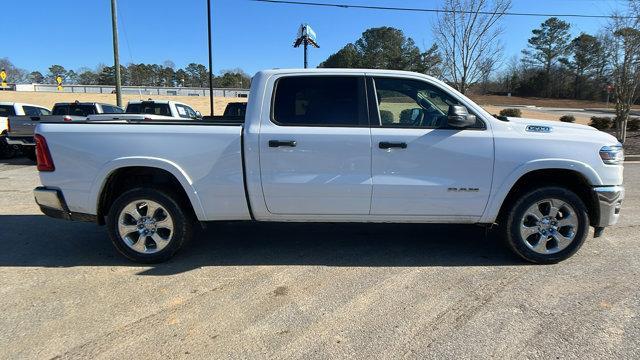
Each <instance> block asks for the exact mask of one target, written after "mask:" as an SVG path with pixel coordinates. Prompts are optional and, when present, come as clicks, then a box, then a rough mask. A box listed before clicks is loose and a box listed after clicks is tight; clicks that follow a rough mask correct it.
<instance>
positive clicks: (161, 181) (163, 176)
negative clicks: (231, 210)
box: [98, 166, 195, 225]
mask: <svg viewBox="0 0 640 360" xmlns="http://www.w3.org/2000/svg"><path fill="white" fill-rule="evenodd" d="M136 187H147V188H149V187H152V188H156V189H160V190H163V191H165V192H167V193H170V194H172V195H175V196H176V199H175V200H176V201H178V203H180V204H181V205H183V206H185V209H186V210H187V211H189V212H191V215H193V216H194V218H195V211H194V210H193V207H192V205H191V201H190V200H189V196H188V195H187V193H186V192H185V190H184V188H183V187H182V184H181V183H180V182H179V181H178V179H176V177H175V176H173V174H171V173H170V172H168V171H166V170H163V169H159V168H154V167H145V166H131V167H124V168H120V169H117V170H116V171H114V172H112V173H111V174H110V175H109V177H108V178H107V181H106V183H105V185H104V187H103V188H102V192H101V193H100V198H99V201H98V223H99V224H100V225H104V224H105V220H104V217H105V216H106V215H107V214H108V213H109V209H110V208H111V204H113V202H114V201H115V200H116V199H117V198H118V196H120V195H121V194H122V193H124V192H125V191H128V190H131V189H134V188H136Z"/></svg>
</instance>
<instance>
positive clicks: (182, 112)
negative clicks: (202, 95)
mask: <svg viewBox="0 0 640 360" xmlns="http://www.w3.org/2000/svg"><path fill="white" fill-rule="evenodd" d="M176 110H178V116H180V117H181V118H185V119H195V118H196V112H195V111H194V110H193V109H192V108H190V107H188V106H186V105H179V104H176Z"/></svg>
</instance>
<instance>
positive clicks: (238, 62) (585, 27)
mask: <svg viewBox="0 0 640 360" xmlns="http://www.w3.org/2000/svg"><path fill="white" fill-rule="evenodd" d="M307 1H310V0H307ZM315 1H317V2H327V3H341V4H361V5H376V6H396V7H416V8H438V7H439V6H441V4H442V0H368V1H367V0H315ZM512 4H513V6H512V10H511V11H513V12H536V13H554V14H567V13H573V14H592V15H607V14H610V13H611V12H612V11H613V10H615V9H624V4H625V1H624V0H534V1H532V0H512ZM0 11H2V12H3V13H4V14H3V16H2V25H3V26H2V30H0V58H3V57H8V58H9V59H10V60H11V61H12V62H13V64H14V65H16V66H17V67H19V68H24V69H27V70H39V71H41V72H42V73H46V71H47V68H48V67H49V66H50V65H51V64H60V65H62V66H64V67H65V68H67V69H74V70H76V69H78V68H81V67H88V68H95V67H96V65H98V64H100V63H102V64H106V65H111V64H113V50H112V35H111V8H110V1H109V0H55V1H51V0H26V1H18V0H3V6H2V10H0ZM212 14H213V69H214V72H215V73H220V72H221V71H222V70H226V69H235V68H241V69H243V70H244V71H246V72H247V73H249V74H253V73H255V72H256V71H258V70H261V69H270V68H296V67H302V63H303V57H302V50H301V49H294V48H293V47H292V45H293V41H294V39H295V34H296V31H297V29H298V27H299V26H300V24H301V23H308V24H310V25H311V27H312V28H313V29H314V30H315V31H316V33H317V36H318V37H317V40H318V43H319V45H320V49H311V50H310V51H309V66H312V67H315V66H317V65H318V64H319V63H320V62H322V61H323V60H325V59H326V58H327V57H328V56H329V55H331V54H332V53H334V52H336V51H337V50H339V49H340V48H341V47H343V46H344V45H345V44H347V43H349V42H354V41H355V40H357V39H358V38H359V37H360V35H361V34H362V32H363V31H364V30H366V29H368V28H371V27H380V26H392V27H396V28H399V29H401V30H403V31H404V33H405V34H406V35H407V36H409V37H411V38H413V39H414V41H415V42H416V44H417V45H418V46H419V47H420V48H421V49H423V50H424V49H427V48H429V47H430V46H431V44H432V43H433V41H434V40H433V36H432V33H431V27H432V25H433V23H434V21H435V19H436V15H435V14H432V13H418V12H399V11H379V10H358V9H344V8H321V7H306V6H304V7H303V6H295V5H278V4H267V3H257V2H252V1H249V0H212ZM544 20H545V18H544V17H505V18H503V20H502V26H503V27H504V28H505V32H504V35H503V37H502V42H503V45H504V53H503V58H504V63H505V64H506V63H507V62H508V60H509V59H510V58H511V57H512V56H513V55H518V54H520V51H521V50H522V49H523V48H525V47H526V45H527V39H528V38H529V37H530V36H531V30H532V29H533V28H536V27H538V26H539V24H540V23H541V22H542V21H544ZM565 20H567V21H569V22H570V23H571V24H572V27H571V32H572V33H573V35H578V34H579V33H580V32H587V33H596V32H597V31H598V30H599V29H600V28H601V27H602V26H603V25H604V24H605V23H606V20H605V19H584V18H582V19H579V18H567V19H565ZM118 26H119V34H120V62H121V63H122V64H128V63H158V64H162V63H163V62H164V61H165V60H171V61H173V62H174V63H175V65H176V67H177V68H180V67H184V66H186V65H187V64H189V63H191V62H195V63H201V64H205V65H206V64H207V62H208V58H207V18H206V0H182V1H177V0H174V1H171V0H118Z"/></svg>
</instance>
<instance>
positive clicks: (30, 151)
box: [22, 146, 38, 163]
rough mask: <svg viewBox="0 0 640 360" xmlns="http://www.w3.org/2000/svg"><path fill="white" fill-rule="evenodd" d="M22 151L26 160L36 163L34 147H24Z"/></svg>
mask: <svg viewBox="0 0 640 360" xmlns="http://www.w3.org/2000/svg"><path fill="white" fill-rule="evenodd" d="M22 151H23V152H24V156H26V157H27V159H29V160H31V161H33V162H34V163H35V162H37V161H38V159H37V157H36V147H35V146H25V147H24V149H23V150H22Z"/></svg>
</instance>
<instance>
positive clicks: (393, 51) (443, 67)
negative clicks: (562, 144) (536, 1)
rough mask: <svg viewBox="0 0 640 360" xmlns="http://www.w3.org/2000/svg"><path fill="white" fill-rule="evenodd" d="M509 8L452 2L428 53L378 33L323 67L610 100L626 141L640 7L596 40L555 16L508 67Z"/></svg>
mask: <svg viewBox="0 0 640 360" xmlns="http://www.w3.org/2000/svg"><path fill="white" fill-rule="evenodd" d="M510 8H511V1H510V0H445V1H444V6H443V10H444V11H442V12H440V13H439V14H438V17H437V19H436V21H435V22H434V24H433V27H432V32H433V34H434V39H435V41H434V43H433V44H432V45H431V46H428V47H425V48H426V50H424V51H422V50H420V49H419V48H418V47H417V46H416V44H415V42H414V40H413V39H411V38H410V37H406V36H405V35H404V34H403V32H402V31H401V30H399V29H395V28H390V27H380V28H371V29H367V30H366V31H364V32H363V33H362V36H361V37H360V38H359V39H357V40H356V41H355V42H353V43H349V44H347V45H345V46H344V47H342V48H341V49H340V50H338V51H337V52H336V53H334V54H332V55H330V56H329V57H328V58H327V59H326V60H325V61H323V62H322V63H320V65H319V67H327V68H340V67H342V68H355V67H358V68H378V69H395V70H409V71H418V72H422V73H425V74H428V75H433V76H436V77H440V78H442V79H443V80H444V81H446V82H447V83H449V84H450V85H451V86H453V87H455V88H456V89H457V90H458V91H460V92H461V93H463V94H464V93H467V92H470V91H471V92H475V93H495V94H501V95H506V94H508V93H510V94H513V95H518V96H525V97H546V98H564V99H580V100H597V101H605V100H611V101H612V102H613V103H614V104H615V109H616V118H615V121H616V124H617V126H616V129H618V130H617V131H618V138H619V139H620V140H621V141H624V139H625V136H626V133H625V132H626V124H627V120H628V118H629V113H630V109H631V106H632V105H633V104H634V103H637V102H638V97H639V96H640V0H627V6H626V9H625V10H624V12H621V13H612V14H610V17H609V21H608V23H607V25H605V26H604V27H603V28H602V29H600V31H598V32H597V33H596V34H587V33H580V34H579V35H577V36H575V37H572V35H571V24H570V23H569V22H567V21H564V20H562V19H559V18H557V17H550V18H548V19H546V20H544V21H543V22H542V23H541V24H540V26H539V27H537V28H535V29H533V30H532V31H531V34H530V37H529V39H528V41H527V46H526V48H524V49H522V51H521V54H520V55H519V56H518V55H515V56H513V57H511V58H510V59H509V60H507V61H505V60H504V57H503V51H502V43H501V40H500V39H501V35H502V34H503V31H504V28H503V27H502V25H501V19H502V18H503V17H504V16H505V13H506V12H508V10H509V9H510Z"/></svg>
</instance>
